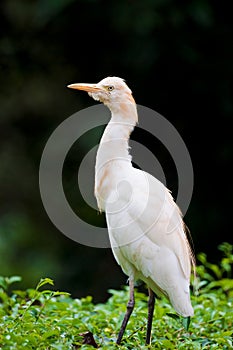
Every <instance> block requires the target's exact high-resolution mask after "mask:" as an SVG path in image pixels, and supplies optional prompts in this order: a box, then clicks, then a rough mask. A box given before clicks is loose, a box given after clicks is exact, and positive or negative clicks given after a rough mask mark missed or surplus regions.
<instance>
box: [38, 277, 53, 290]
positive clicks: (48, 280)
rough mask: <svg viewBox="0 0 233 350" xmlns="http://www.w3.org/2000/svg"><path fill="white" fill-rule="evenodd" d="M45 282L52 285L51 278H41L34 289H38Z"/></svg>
mask: <svg viewBox="0 0 233 350" xmlns="http://www.w3.org/2000/svg"><path fill="white" fill-rule="evenodd" d="M45 284H50V285H52V286H53V285H54V283H53V280H52V279H51V278H41V280H40V282H39V283H38V284H37V286H36V290H38V289H40V288H41V287H42V286H44V285H45Z"/></svg>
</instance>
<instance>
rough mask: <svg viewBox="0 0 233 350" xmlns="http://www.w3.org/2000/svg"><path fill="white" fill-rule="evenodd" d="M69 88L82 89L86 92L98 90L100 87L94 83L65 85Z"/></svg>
mask: <svg viewBox="0 0 233 350" xmlns="http://www.w3.org/2000/svg"><path fill="white" fill-rule="evenodd" d="M67 87H68V88H69V89H76V90H83V91H86V92H100V91H102V89H101V88H100V87H98V86H96V84H82V83H81V84H70V85H68V86H67Z"/></svg>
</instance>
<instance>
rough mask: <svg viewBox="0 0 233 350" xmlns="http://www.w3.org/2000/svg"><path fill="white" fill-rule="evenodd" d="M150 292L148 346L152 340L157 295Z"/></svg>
mask: <svg viewBox="0 0 233 350" xmlns="http://www.w3.org/2000/svg"><path fill="white" fill-rule="evenodd" d="M148 291H149V300H148V319H147V331H146V345H149V344H150V340H151V328H152V320H153V313H154V306H155V293H154V292H153V290H151V289H150V288H149V289H148Z"/></svg>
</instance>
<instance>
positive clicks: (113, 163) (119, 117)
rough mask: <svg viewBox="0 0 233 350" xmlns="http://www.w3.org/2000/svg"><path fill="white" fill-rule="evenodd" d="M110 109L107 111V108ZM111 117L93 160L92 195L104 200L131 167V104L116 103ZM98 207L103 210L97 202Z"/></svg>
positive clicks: (133, 114)
mask: <svg viewBox="0 0 233 350" xmlns="http://www.w3.org/2000/svg"><path fill="white" fill-rule="evenodd" d="M109 108H110V107H109ZM110 110H111V112H112V117H111V120H110V122H109V123H108V125H107V126H106V128H105V131H104V133H103V136H102V138H101V141H100V145H99V148H98V152H97V157H96V166H95V195H96V197H97V201H98V198H100V197H101V198H103V197H104V198H106V197H107V196H108V193H109V191H110V190H111V189H112V188H113V187H114V185H115V184H116V183H117V181H119V179H121V178H123V177H124V176H125V175H124V174H126V173H127V169H129V167H132V163H131V159H132V157H131V155H130V154H129V138H130V134H131V132H132V131H133V129H134V127H135V125H136V123H137V120H138V117H137V108H136V104H135V103H125V104H123V103H120V104H118V105H117V106H116V105H114V107H113V108H110ZM98 206H99V208H100V209H101V210H104V208H103V206H102V205H101V204H100V203H99V201H98Z"/></svg>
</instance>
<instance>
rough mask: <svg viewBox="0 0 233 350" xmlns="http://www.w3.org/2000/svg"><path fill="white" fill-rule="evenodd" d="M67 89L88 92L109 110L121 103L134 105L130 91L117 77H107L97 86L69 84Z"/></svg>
mask: <svg viewBox="0 0 233 350" xmlns="http://www.w3.org/2000/svg"><path fill="white" fill-rule="evenodd" d="M68 88H70V89H77V90H83V91H86V92H88V94H89V95H90V96H91V97H92V98H93V99H94V100H96V101H100V102H102V103H104V104H105V105H106V106H107V107H108V108H109V109H110V110H113V109H115V108H114V107H115V106H116V105H117V104H119V103H122V101H127V102H128V103H135V102H134V99H133V97H132V92H131V90H130V89H129V87H128V86H127V85H126V83H125V82H124V80H123V79H121V78H118V77H107V78H104V79H103V80H101V81H100V82H99V83H97V84H85V83H83V84H82V83H80V84H70V85H68Z"/></svg>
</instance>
